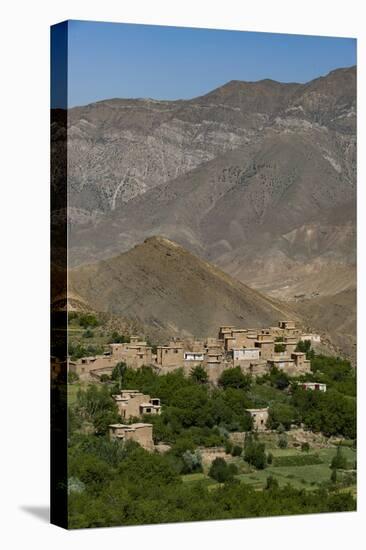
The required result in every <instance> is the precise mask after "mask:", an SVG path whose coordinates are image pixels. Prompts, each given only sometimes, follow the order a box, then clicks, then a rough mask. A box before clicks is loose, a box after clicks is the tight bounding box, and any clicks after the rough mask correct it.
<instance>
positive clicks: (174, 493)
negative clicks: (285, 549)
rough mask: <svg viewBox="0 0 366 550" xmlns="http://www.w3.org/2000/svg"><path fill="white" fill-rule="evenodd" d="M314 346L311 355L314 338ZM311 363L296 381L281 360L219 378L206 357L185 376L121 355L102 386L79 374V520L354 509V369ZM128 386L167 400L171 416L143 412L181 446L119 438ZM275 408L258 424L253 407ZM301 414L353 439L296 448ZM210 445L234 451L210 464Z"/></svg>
mask: <svg viewBox="0 0 366 550" xmlns="http://www.w3.org/2000/svg"><path fill="white" fill-rule="evenodd" d="M72 322H76V320H75V319H74V320H73V321H72ZM99 328H100V327H98V326H97V327H95V328H93V331H94V330H95V331H97V330H99ZM85 330H88V328H86V329H85ZM302 344H304V345H306V346H307V344H306V343H302ZM74 351H75V349H74ZM306 353H309V355H313V354H312V350H311V347H310V346H309V347H308V346H307V348H306ZM311 361H312V374H309V375H306V377H300V378H299V379H298V380H293V379H291V380H290V379H289V378H288V377H287V376H286V375H285V374H284V373H282V372H280V371H278V370H276V369H272V371H271V372H270V373H269V374H267V375H265V376H262V377H259V378H257V379H252V378H251V377H249V376H245V375H243V374H242V373H241V371H240V369H238V368H233V369H227V370H225V371H224V373H223V375H222V376H221V377H220V380H219V385H218V387H213V386H212V385H210V384H209V383H208V381H207V378H206V376H205V375H204V374H203V372H204V371H203V369H202V367H199V366H196V367H193V368H192V370H191V373H190V375H189V376H188V377H185V376H184V374H183V371H181V370H176V371H174V372H172V373H167V374H164V375H158V374H157V373H156V372H155V371H154V369H152V368H150V367H143V368H141V369H138V370H134V369H129V368H127V367H126V365H125V364H124V363H119V364H118V365H117V367H116V368H115V369H114V371H113V373H112V376H111V377H107V378H105V379H103V381H104V382H105V383H104V384H103V383H102V384H89V385H88V384H85V383H82V382H81V381H79V380H77V379H71V380H70V382H72V384H70V385H69V387H68V404H69V472H68V474H69V481H68V491H69V499H70V500H69V518H70V527H71V528H83V527H97V526H111V525H134V524H141V523H160V522H176V521H192V520H207V519H224V518H239V517H256V516H270V515H283V514H299V513H317V512H332V511H344V510H353V509H355V500H354V498H353V491H355V482H356V472H355V471H354V469H353V467H354V466H355V459H356V454H355V449H354V447H355V437H356V431H355V377H354V373H353V370H352V368H351V367H350V365H349V363H348V362H347V361H343V360H341V359H333V358H328V357H324V356H316V355H314V356H313V358H312V359H311ZM305 379H306V380H316V381H319V382H323V381H324V382H325V383H326V384H327V392H326V393H322V392H315V391H306V390H304V389H302V388H301V387H300V386H299V385H298V384H297V382H298V381H302V380H305ZM121 388H134V389H138V390H140V391H143V392H144V393H147V394H149V395H150V396H152V397H158V398H160V399H161V402H162V413H161V415H158V416H146V417H145V419H144V420H146V421H148V422H151V423H152V424H153V434H154V441H155V443H159V442H164V443H166V444H169V445H170V446H171V448H170V450H169V451H167V452H166V453H165V454H158V453H157V452H153V453H149V452H147V451H145V450H143V449H142V448H141V447H140V446H139V445H137V444H136V443H133V442H129V443H125V444H123V443H121V442H119V441H110V440H109V438H108V436H107V435H106V431H107V427H108V424H109V423H113V422H118V421H121V419H120V418H119V416H118V411H117V409H116V406H115V402H114V400H113V398H112V395H113V394H114V393H116V392H117V391H119V390H120V389H121ZM265 406H268V407H269V421H268V424H269V427H270V428H271V429H272V430H274V431H272V432H265V433H258V434H257V433H252V431H251V430H252V419H251V417H250V415H249V414H246V413H245V409H246V408H256V407H265ZM124 422H125V421H124ZM300 423H303V424H304V425H305V426H306V428H307V429H309V430H313V431H316V432H323V433H324V434H325V435H327V436H329V435H337V436H339V437H343V438H345V439H344V440H343V441H342V443H343V445H339V446H337V447H335V446H329V447H327V448H319V446H317V445H316V443H313V442H312V443H311V450H310V445H309V443H307V442H304V443H302V444H300V443H297V447H296V448H295V447H294V439H293V436H292V433H293V432H292V431H291V426H292V425H293V424H295V425H300ZM230 432H246V436H245V439H244V438H243V439H242V441H243V444H244V447H242V446H241V445H238V444H234V443H233V442H232V441H231V440H230V439H229V436H230ZM235 441H239V440H235ZM203 447H206V448H207V447H212V448H213V447H222V448H223V449H225V452H226V455H225V459H223V458H220V457H216V458H215V459H214V460H213V462H212V463H211V464H207V463H206V462H204V461H203V460H202V456H203V451H202V453H201V449H200V448H203ZM212 452H215V451H214V449H212Z"/></svg>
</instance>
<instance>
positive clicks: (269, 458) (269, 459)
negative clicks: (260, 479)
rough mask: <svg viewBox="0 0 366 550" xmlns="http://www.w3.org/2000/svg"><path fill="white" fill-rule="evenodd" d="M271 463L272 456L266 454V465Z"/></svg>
mask: <svg viewBox="0 0 366 550" xmlns="http://www.w3.org/2000/svg"><path fill="white" fill-rule="evenodd" d="M272 462H273V454H272V453H268V455H267V464H272Z"/></svg>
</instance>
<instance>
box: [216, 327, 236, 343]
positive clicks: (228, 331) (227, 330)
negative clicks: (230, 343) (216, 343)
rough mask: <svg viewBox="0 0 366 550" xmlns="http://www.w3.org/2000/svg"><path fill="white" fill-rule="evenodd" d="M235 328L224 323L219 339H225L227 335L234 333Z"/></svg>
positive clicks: (220, 329) (220, 328)
mask: <svg viewBox="0 0 366 550" xmlns="http://www.w3.org/2000/svg"><path fill="white" fill-rule="evenodd" d="M234 328H235V327H233V326H231V325H223V326H221V327H219V334H218V339H219V340H225V336H226V335H230V336H231V333H232V331H233V329H234Z"/></svg>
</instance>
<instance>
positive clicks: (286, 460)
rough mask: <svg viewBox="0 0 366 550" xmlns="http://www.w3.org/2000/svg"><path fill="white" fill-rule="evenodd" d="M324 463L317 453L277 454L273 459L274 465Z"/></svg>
mask: <svg viewBox="0 0 366 550" xmlns="http://www.w3.org/2000/svg"><path fill="white" fill-rule="evenodd" d="M322 463H323V461H322V459H321V458H320V457H319V455H316V454H311V455H310V454H298V455H289V456H276V457H274V459H273V465H274V466H313V465H314V464H322Z"/></svg>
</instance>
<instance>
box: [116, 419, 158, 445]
mask: <svg viewBox="0 0 366 550" xmlns="http://www.w3.org/2000/svg"><path fill="white" fill-rule="evenodd" d="M108 428H109V437H110V439H112V440H119V441H123V442H125V441H136V443H139V444H140V445H141V447H143V448H144V449H146V450H148V451H152V450H153V449H154V440H153V425H152V424H145V423H142V422H138V423H136V424H110V425H109V426H108Z"/></svg>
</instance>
